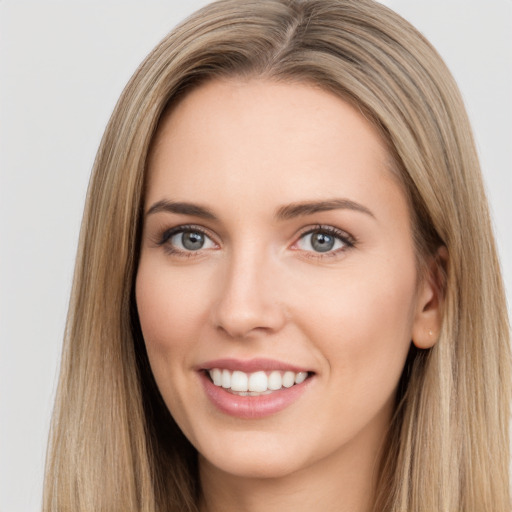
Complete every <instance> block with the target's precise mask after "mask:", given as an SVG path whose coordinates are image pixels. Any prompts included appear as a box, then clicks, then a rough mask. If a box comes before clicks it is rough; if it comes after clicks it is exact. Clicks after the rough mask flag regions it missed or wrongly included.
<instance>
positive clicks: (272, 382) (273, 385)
mask: <svg viewBox="0 0 512 512" xmlns="http://www.w3.org/2000/svg"><path fill="white" fill-rule="evenodd" d="M282 387H283V377H282V376H281V372H272V373H271V374H270V375H269V376H268V389H271V390H272V391H277V390H278V389H281V388H282Z"/></svg>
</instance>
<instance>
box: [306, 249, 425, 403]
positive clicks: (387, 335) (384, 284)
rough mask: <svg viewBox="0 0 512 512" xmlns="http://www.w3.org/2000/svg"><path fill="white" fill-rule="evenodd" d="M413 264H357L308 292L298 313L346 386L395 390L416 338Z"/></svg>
mask: <svg viewBox="0 0 512 512" xmlns="http://www.w3.org/2000/svg"><path fill="white" fill-rule="evenodd" d="M412 262H413V263H412V264H411V263H407V264H405V265H404V264H401V265H398V264H396V263H392V262H389V261H386V262H383V263H382V264H380V265H374V266H372V265H361V267H358V266H355V265H354V266H352V267H351V268H348V269H347V271H346V272H345V271H344V272H343V273H339V274H336V275H334V274H333V275H332V276H330V280H329V282H325V283H321V282H320V281H319V280H316V285H315V287H311V288H308V290H306V291H305V293H304V296H306V297H308V301H307V304H306V303H305V302H304V304H303V305H302V310H303V313H302V314H301V315H299V316H302V318H304V319H306V318H307V319H309V321H308V322H307V323H306V322H303V323H302V326H303V330H305V331H307V334H308V337H309V338H310V339H314V340H316V343H317V346H318V348H319V350H320V351H321V352H322V353H323V354H324V356H325V358H326V359H327V360H328V362H329V368H330V372H331V374H332V376H333V377H336V376H339V378H341V379H343V386H344V388H345V389H347V388H352V389H354V390H355V389H356V388H359V390H367V392H368V393H370V392H371V391H370V390H374V391H375V388H379V387H380V386H382V387H383V389H384V388H386V389H387V390H388V391H392V390H393V389H394V386H395V385H396V381H397V380H398V378H399V376H400V374H401V371H402V368H403V364H404V361H405V358H406V355H407V352H408V350H409V346H410V342H411V333H412V326H413V319H414V310H415V295H416V269H415V266H414V259H412ZM322 284H323V285H324V286H321V285H322ZM322 289H323V290H324V291H323V292H322V291H321V290H322ZM377 395H378V390H377Z"/></svg>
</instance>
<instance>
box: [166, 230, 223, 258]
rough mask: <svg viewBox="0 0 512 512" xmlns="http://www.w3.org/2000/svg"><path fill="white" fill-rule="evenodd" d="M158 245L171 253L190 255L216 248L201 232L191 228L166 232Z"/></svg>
mask: <svg viewBox="0 0 512 512" xmlns="http://www.w3.org/2000/svg"><path fill="white" fill-rule="evenodd" d="M159 245H164V246H165V248H166V250H167V251H169V252H171V253H190V252H197V251H200V250H205V249H215V248H216V247H217V244H216V243H215V242H214V241H213V240H212V239H211V238H210V237H209V236H208V235H207V234H206V233H205V232H204V231H203V230H201V229H199V228H198V227H193V226H190V227H187V226H178V227H176V228H173V229H169V230H167V231H166V232H165V233H164V234H163V236H162V239H161V240H160V242H159Z"/></svg>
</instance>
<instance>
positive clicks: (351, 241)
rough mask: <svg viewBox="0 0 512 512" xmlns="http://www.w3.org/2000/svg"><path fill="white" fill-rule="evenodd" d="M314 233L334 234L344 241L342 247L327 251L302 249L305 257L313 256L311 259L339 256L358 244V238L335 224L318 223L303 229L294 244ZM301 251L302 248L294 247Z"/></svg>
mask: <svg viewBox="0 0 512 512" xmlns="http://www.w3.org/2000/svg"><path fill="white" fill-rule="evenodd" d="M313 233H322V234H326V235H329V236H332V237H334V238H336V239H338V240H340V241H341V242H342V243H343V247H340V248H338V249H336V250H329V251H326V252H323V253H322V252H318V251H302V252H303V255H304V257H306V258H311V259H324V258H332V257H335V256H339V255H340V254H341V253H343V252H346V251H347V250H349V249H352V248H353V247H355V245H356V242H357V241H356V239H355V238H354V237H353V236H352V235H349V234H348V233H347V232H346V231H342V230H341V229H338V228H335V227H334V226H326V225H323V224H317V225H316V226H314V227H309V228H306V229H305V231H303V232H302V233H301V234H300V236H299V237H298V239H297V241H296V242H295V243H294V244H293V245H294V246H295V245H297V244H298V243H299V241H300V240H302V239H303V238H304V237H306V236H307V235H311V234H313ZM294 250H298V251H300V249H294Z"/></svg>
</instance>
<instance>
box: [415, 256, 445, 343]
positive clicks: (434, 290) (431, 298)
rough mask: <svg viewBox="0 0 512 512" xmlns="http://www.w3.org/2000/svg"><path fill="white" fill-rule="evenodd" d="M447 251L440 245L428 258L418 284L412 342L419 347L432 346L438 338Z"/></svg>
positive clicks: (441, 317)
mask: <svg viewBox="0 0 512 512" xmlns="http://www.w3.org/2000/svg"><path fill="white" fill-rule="evenodd" d="M447 262H448V251H447V250H446V247H444V246H441V247H439V249H438V250H437V253H436V255H435V257H432V258H430V260H429V262H428V267H427V270H426V272H425V275H424V277H423V279H422V281H421V283H420V284H419V286H418V295H417V303H416V311H415V317H414V324H413V328H412V342H413V343H414V345H415V346H416V348H419V349H427V348H432V347H433V346H434V345H435V344H436V342H437V340H438V339H439V333H440V331H441V323H442V320H443V309H444V294H445V285H446V265H447Z"/></svg>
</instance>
